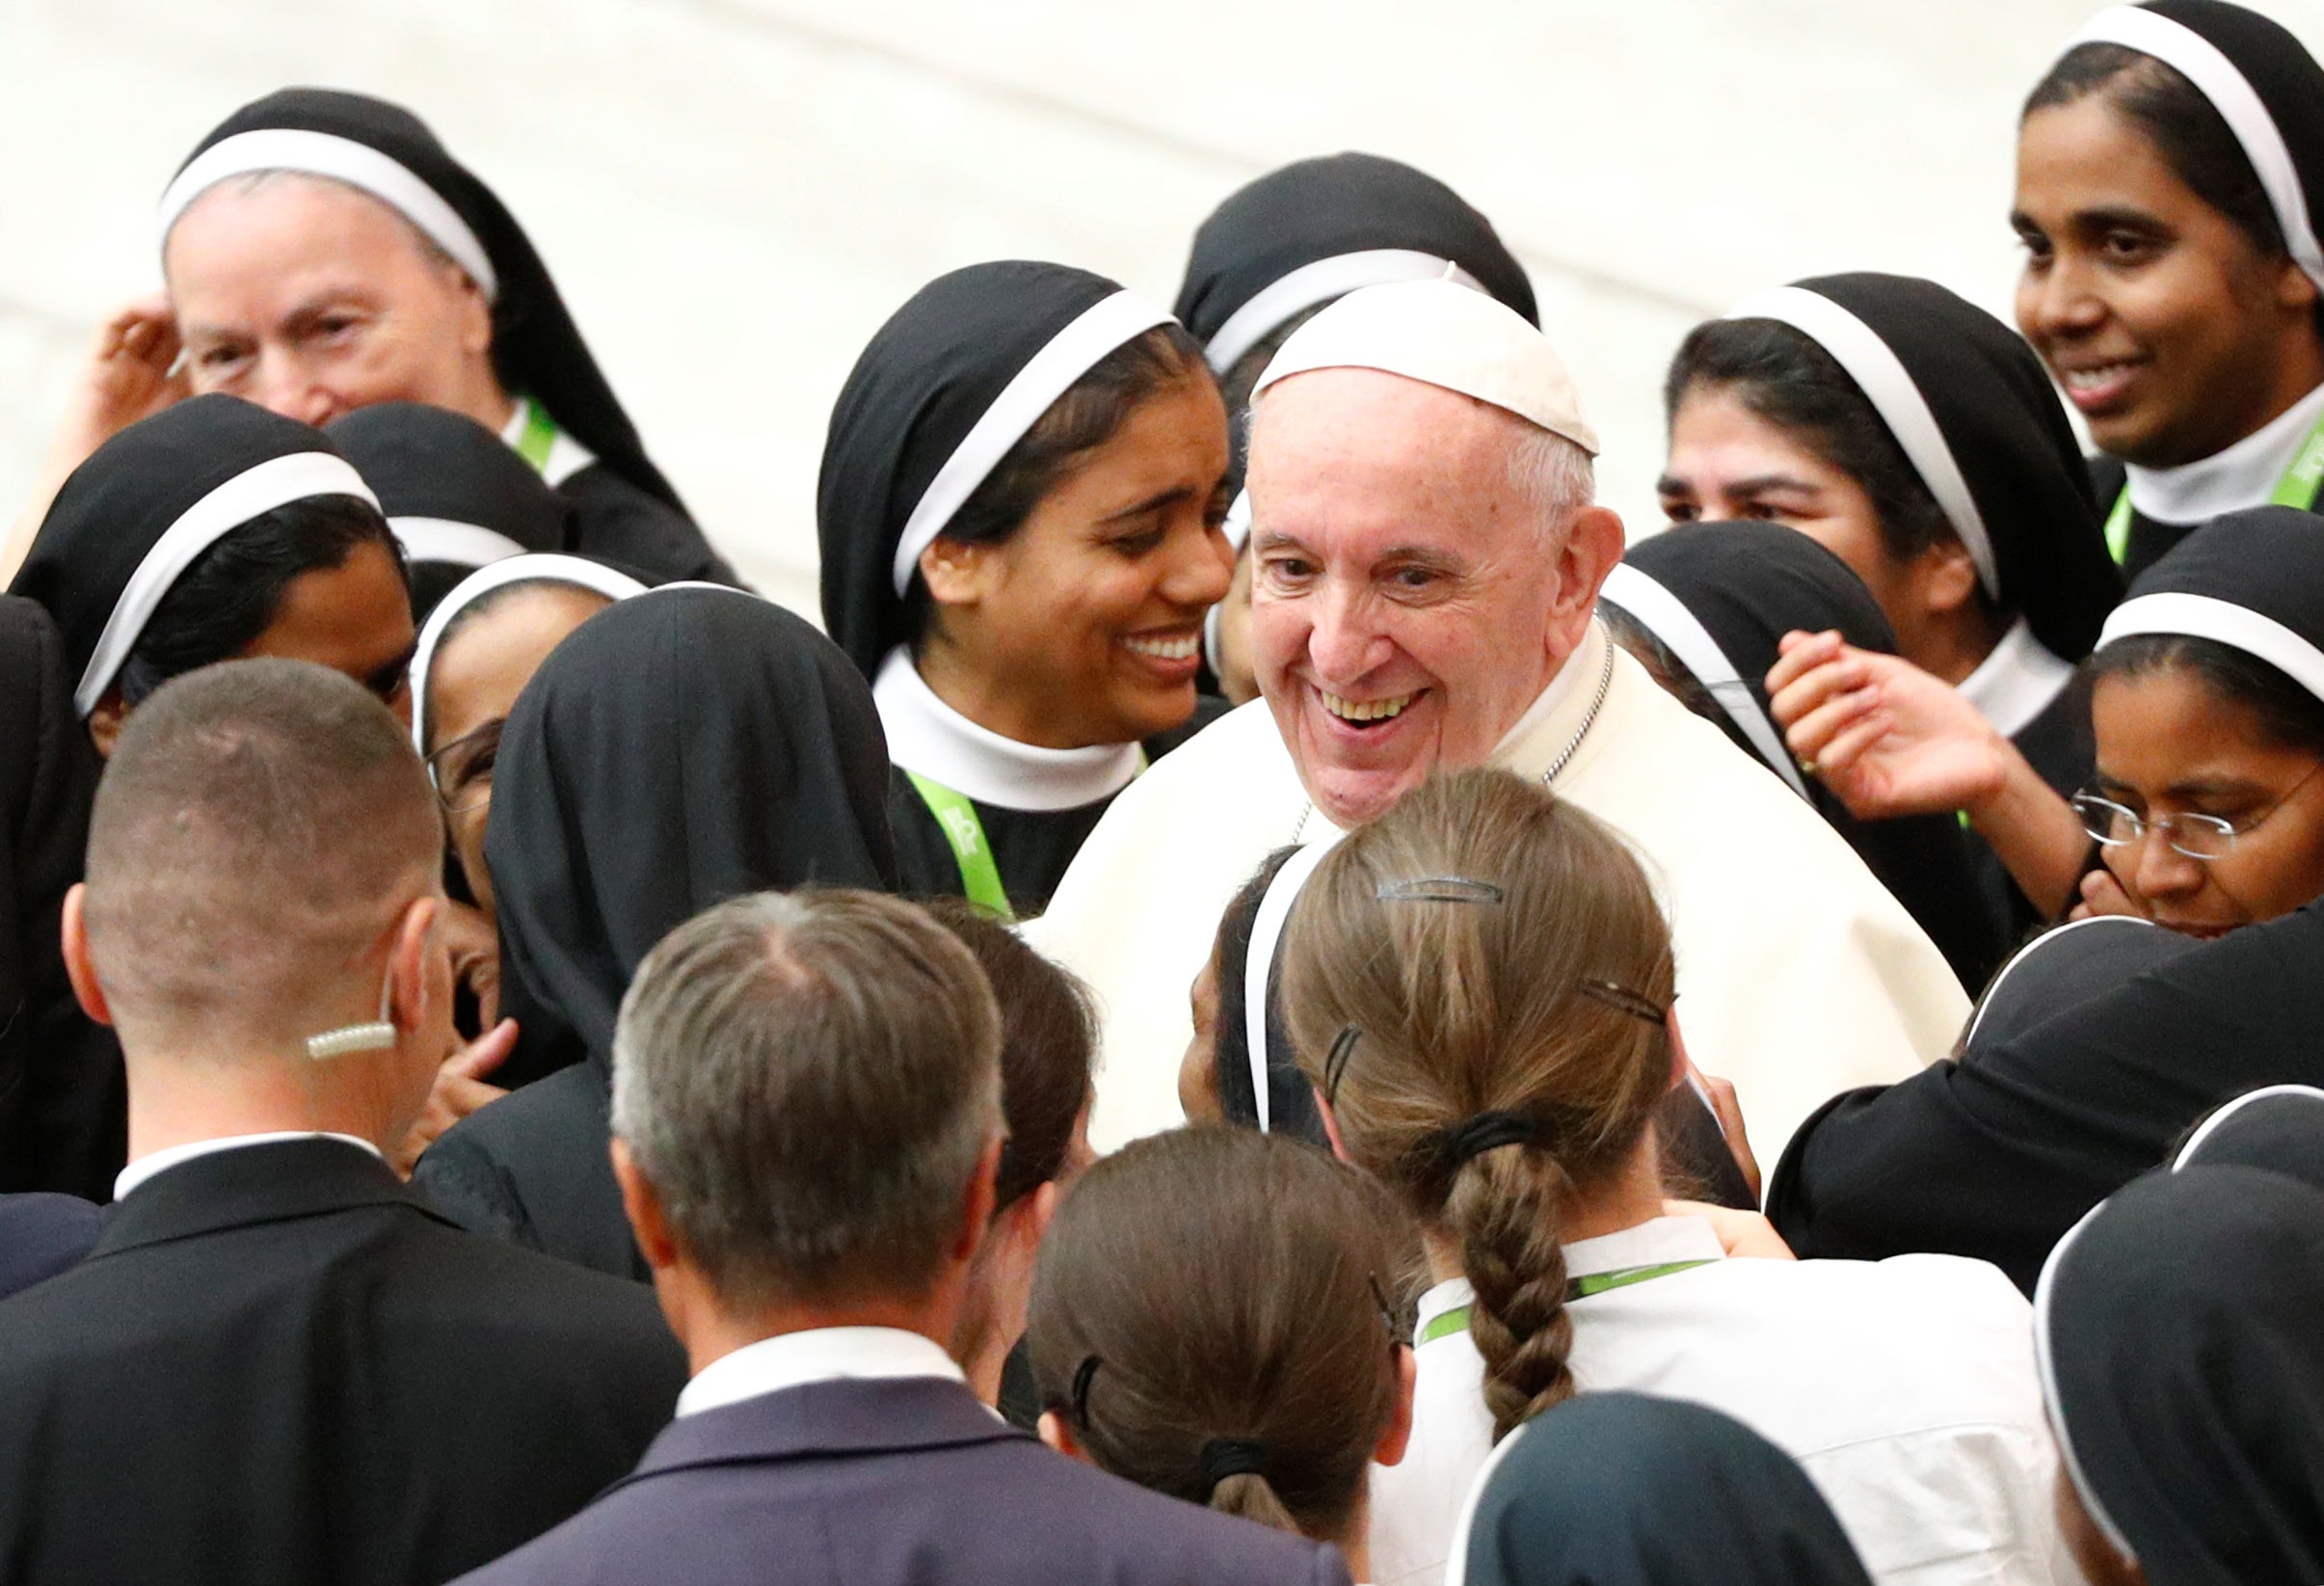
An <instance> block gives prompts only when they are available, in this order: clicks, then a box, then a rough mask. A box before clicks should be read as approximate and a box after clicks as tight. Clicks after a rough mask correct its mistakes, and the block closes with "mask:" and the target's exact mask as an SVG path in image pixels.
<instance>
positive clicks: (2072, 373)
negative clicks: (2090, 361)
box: [2065, 363, 2136, 391]
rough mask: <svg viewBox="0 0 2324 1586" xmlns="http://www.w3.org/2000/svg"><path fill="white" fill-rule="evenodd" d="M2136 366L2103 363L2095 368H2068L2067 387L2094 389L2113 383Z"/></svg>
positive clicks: (2072, 389) (2066, 373) (2068, 388)
mask: <svg viewBox="0 0 2324 1586" xmlns="http://www.w3.org/2000/svg"><path fill="white" fill-rule="evenodd" d="M2134 367H2136V365H2135V364H2132V363H2101V364H2099V365H2098V366H2097V368H2095V369H2068V370H2067V371H2066V372H2065V383H2066V389H2067V390H2070V391H2094V390H2099V389H2101V388H2103V387H2106V386H2111V385H2113V384H2114V383H2115V382H2116V381H2117V380H2120V379H2121V378H2122V377H2123V376H2124V375H2126V374H2128V373H2129V372H2130V371H2131V369H2133V368H2134Z"/></svg>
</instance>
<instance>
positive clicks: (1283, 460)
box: [1247, 368, 1537, 552]
mask: <svg viewBox="0 0 2324 1586" xmlns="http://www.w3.org/2000/svg"><path fill="white" fill-rule="evenodd" d="M1251 426H1252V428H1251V445H1250V467H1249V471H1248V476H1247V486H1248V489H1249V491H1250V497H1251V523H1252V535H1253V543H1254V544H1255V545H1258V546H1260V547H1261V548H1262V549H1264V548H1265V546H1266V545H1267V544H1268V542H1269V540H1270V539H1277V540H1280V539H1283V538H1290V539H1293V540H1296V541H1297V542H1298V543H1300V544H1302V545H1304V546H1306V547H1308V548H1309V549H1310V550H1333V551H1349V552H1353V551H1357V550H1359V549H1360V548H1361V547H1363V546H1365V545H1367V544H1369V543H1370V542H1371V541H1373V540H1375V539H1378V538H1381V537H1383V536H1385V537H1386V538H1387V539H1391V540H1394V541H1395V542H1397V543H1400V544H1411V543H1418V542H1429V543H1441V544H1442V546H1443V547H1444V549H1446V550H1448V551H1455V550H1476V549H1483V548H1485V547H1486V546H1488V545H1489V544H1490V543H1491V542H1494V541H1496V540H1498V539H1499V537H1500V536H1502V535H1504V534H1508V533H1511V532H1515V531H1517V530H1519V529H1526V530H1531V529H1533V528H1535V527H1536V526H1537V525H1536V514H1535V513H1534V512H1533V511H1532V510H1531V503H1530V501H1529V500H1528V498H1527V497H1526V496H1525V493H1524V491H1523V490H1522V489H1521V488H1520V485H1519V480H1518V472H1519V470H1520V466H1521V460H1522V455H1523V453H1524V451H1525V448H1526V447H1527V445H1528V444H1529V442H1531V441H1532V440H1533V439H1534V438H1535V436H1536V432H1535V430H1534V426H1532V425H1531V424H1529V423H1527V422H1526V420H1524V419H1522V418H1519V417H1516V416H1515V415H1514V414H1511V413H1508V412H1506V411H1504V410H1503V409H1500V408H1496V407H1494V406H1492V405H1491V404H1490V403H1486V402H1481V401H1479V400H1477V399H1476V398H1475V397H1472V396H1466V395H1463V394H1461V393H1460V392H1458V391H1453V390H1445V389H1444V388H1442V387H1440V386H1431V385H1429V384H1428V383H1426V382H1425V381H1419V380H1413V379H1409V378H1407V377H1405V376H1403V375H1398V374H1390V373H1387V372H1386V371H1384V370H1379V369H1366V368H1329V369H1315V370H1310V371H1308V372H1306V373H1303V374H1297V375H1293V376H1291V377H1289V378H1288V379H1285V380H1282V381H1278V382H1277V383H1276V384H1274V385H1272V386H1270V387H1269V388H1268V389H1267V390H1265V391H1263V392H1262V393H1261V394H1260V397H1259V399H1258V401H1257V403H1256V404H1255V405H1254V407H1253V409H1252V416H1251Z"/></svg>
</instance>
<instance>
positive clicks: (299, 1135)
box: [113, 1129, 387, 1200]
mask: <svg viewBox="0 0 2324 1586" xmlns="http://www.w3.org/2000/svg"><path fill="white" fill-rule="evenodd" d="M286 1140H335V1141H337V1142H339V1143H340V1144H342V1145H352V1146H354V1147H355V1148H356V1149H357V1150H359V1151H369V1152H370V1153H371V1154H372V1155H373V1156H375V1157H378V1158H379V1159H380V1160H381V1161H382V1162H385V1161H387V1156H386V1155H385V1154H384V1153H383V1152H382V1151H381V1150H380V1148H379V1147H378V1146H376V1145H374V1144H372V1143H371V1142H369V1141H367V1140H361V1139H358V1138H357V1137H356V1136H354V1135H336V1134H332V1133H331V1132H329V1131H328V1130H321V1129H278V1130H276V1131H275V1132H273V1133H272V1134H263V1135H223V1136H221V1137H219V1138H218V1139H216V1140H197V1141H194V1142H190V1143H188V1144H185V1145H171V1146H165V1147H164V1148H163V1149H161V1150H158V1151H148V1152H147V1153H146V1154H145V1155H144V1156H141V1157H139V1158H138V1159H137V1160H136V1161H135V1162H132V1163H130V1164H129V1166H127V1167H126V1168H123V1169H121V1170H120V1172H119V1173H118V1174H116V1175H115V1177H114V1180H113V1198H114V1199H116V1200H126V1199H127V1198H129V1192H130V1191H131V1190H134V1189H136V1188H137V1187H138V1186H139V1185H140V1184H143V1183H145V1182H146V1181H147V1179H150V1178H152V1177H154V1176H155V1175H156V1174H160V1173H166V1172H168V1171H169V1170H170V1169H173V1168H174V1167H177V1166H178V1165H179V1164H181V1163H187V1162H191V1161H193V1160H194V1159H195V1158H196V1157H204V1156H212V1155H215V1154H216V1153H217V1152H220V1151H237V1150H240V1149H241V1148H242V1147H243V1146H245V1145H277V1144H280V1143H281V1142H283V1141H286Z"/></svg>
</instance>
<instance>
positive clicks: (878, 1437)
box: [628, 1377, 1027, 1481]
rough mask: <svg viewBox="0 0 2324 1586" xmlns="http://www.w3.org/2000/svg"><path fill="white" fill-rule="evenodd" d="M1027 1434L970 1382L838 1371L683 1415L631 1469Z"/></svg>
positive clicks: (652, 1472)
mask: <svg viewBox="0 0 2324 1586" xmlns="http://www.w3.org/2000/svg"><path fill="white" fill-rule="evenodd" d="M1026 1436H1027V1434H1026V1433H1024V1432H1021V1431H1019V1430H1018V1429H1017V1428H1015V1427H1013V1426H1011V1425H1009V1424H1008V1423H1007V1422H1006V1421H1004V1420H1002V1418H1001V1417H1000V1416H998V1415H996V1414H994V1413H993V1411H990V1410H988V1409H986V1408H985V1406H984V1405H983V1404H982V1403H980V1402H979V1401H978V1400H977V1398H976V1396H975V1394H974V1393H972V1392H970V1391H969V1388H968V1386H967V1384H964V1383H956V1382H948V1381H945V1380H944V1379H942V1378H937V1377H891V1378H841V1379H833V1380H829V1381H824V1382H819V1383H807V1384H802V1385H800V1386H798V1387H788V1388H783V1389H781V1390H779V1391H777V1392H773V1393H761V1394H760V1395H758V1396H757V1397H755V1398H749V1399H743V1400H740V1401H738V1402H737V1403H735V1404H730V1405H724V1406H721V1407H720V1408H718V1409H716V1410H706V1411H701V1412H700V1413H699V1414H693V1415H686V1416H682V1417H681V1418H680V1419H678V1420H676V1421H673V1422H672V1423H671V1424H670V1425H669V1426H668V1427H667V1428H665V1429H664V1430H663V1432H662V1434H661V1436H660V1437H658V1438H654V1446H653V1447H651V1448H649V1449H647V1450H646V1457H645V1459H644V1460H643V1461H642V1462H640V1463H639V1465H638V1467H637V1470H636V1472H635V1473H634V1474H633V1475H631V1476H630V1477H628V1480H630V1481H641V1480H644V1479H645V1478H647V1477H649V1476H656V1475H661V1474H663V1473H665V1472H668V1471H672V1470H683V1469H690V1468H698V1467H701V1466H704V1465H745V1464H756V1463H759V1462H761V1461H772V1460H787V1459H801V1458H812V1457H818V1456H828V1455H834V1454H884V1453H897V1452H902V1451H905V1450H909V1449H919V1448H955V1447H960V1446H962V1445H965V1444H971V1443H985V1442H1006V1441H1008V1440H1009V1439H1011V1438H1024V1437H1026Z"/></svg>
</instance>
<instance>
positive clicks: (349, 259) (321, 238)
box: [162, 171, 459, 292]
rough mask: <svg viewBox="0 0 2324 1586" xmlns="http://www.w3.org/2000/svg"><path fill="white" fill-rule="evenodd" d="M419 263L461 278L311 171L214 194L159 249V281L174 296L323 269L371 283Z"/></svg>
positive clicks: (235, 183) (357, 197) (385, 212)
mask: <svg viewBox="0 0 2324 1586" xmlns="http://www.w3.org/2000/svg"><path fill="white" fill-rule="evenodd" d="M414 260H426V261H431V262H437V263H441V264H446V265H450V266H451V267H452V268H455V269H457V268H459V266H458V265H457V264H456V263H454V261H453V260H452V259H451V257H450V256H449V255H446V254H445V253H444V252H443V250H442V249H441V248H439V247H438V246H437V245H436V244H435V243H434V242H433V241H432V240H430V239H429V238H428V237H427V236H426V234H425V233H423V232H422V231H421V230H420V229H419V228H418V227H416V226H414V224H413V223H412V222H411V220H410V219H409V218H407V217H406V216H405V215H404V214H402V213H401V212H400V211H398V210H397V209H396V208H395V206H394V205H392V204H390V203H388V202H386V201H385V200H383V199H380V198H377V197H374V196H373V195H372V194H369V193H366V192H363V191H362V190H361V189H360V188H357V187H353V186H350V185H349V184H347V183H346V182H342V181H339V180H337V179H336V178H334V177H332V176H323V175H314V174H312V173H309V172H305V171H253V172H248V173H245V174H243V175H234V176H227V177H226V178H225V179H224V180H221V181H218V182H215V183H213V184H211V185H210V186H209V187H207V188H205V189H203V190H202V192H201V194H200V197H198V198H196V199H195V200H194V202H192V203H190V204H188V205H187V206H186V210H185V213H184V214H182V215H180V216H178V217H177V220H176V223H175V224H174V225H173V226H172V227H171V228H170V234H169V237H168V238H167V239H166V240H165V242H164V243H163V246H162V272H163V274H164V276H166V277H167V278H168V280H169V283H170V286H171V289H172V290H173V291H174V292H175V291H180V290H183V289H185V288H186V287H188V286H195V287H202V286H208V285H213V284H223V283H232V284H236V285H242V286H248V285H249V284H252V283H253V282H254V281H262V280H264V279H266V278H269V277H277V276H287V275H288V274H290V273H292V272H293V271H295V270H301V269H315V268H318V267H319V268H328V269H331V270H333V271H334V273H340V274H344V275H346V276H348V277H349V278H351V279H355V280H368V279H372V278H377V277H382V276H384V275H386V274H387V273H388V272H389V271H390V270H397V269H408V268H409V267H410V266H411V264H412V263H413V262H414Z"/></svg>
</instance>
